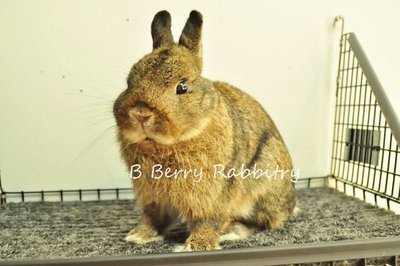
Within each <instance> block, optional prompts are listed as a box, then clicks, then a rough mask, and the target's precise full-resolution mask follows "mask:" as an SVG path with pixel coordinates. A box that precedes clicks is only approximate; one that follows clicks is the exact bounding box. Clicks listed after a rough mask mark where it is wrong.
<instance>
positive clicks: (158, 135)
mask: <svg viewBox="0 0 400 266" xmlns="http://www.w3.org/2000/svg"><path fill="white" fill-rule="evenodd" d="M202 24H203V20H202V15H201V14H200V13H199V12H197V11H192V12H191V13H190V16H189V18H188V20H187V22H186V24H185V27H184V29H183V31H182V34H181V36H180V38H179V42H178V43H174V41H173V37H172V33H171V16H170V14H169V13H168V12H167V11H161V12H159V13H157V14H156V15H155V17H154V19H153V22H152V24H151V34H152V37H153V51H152V52H151V53H150V54H148V55H146V56H144V57H143V58H142V59H141V60H139V61H138V62H137V63H136V64H134V65H133V67H132V69H131V71H130V74H129V76H128V80H127V81H128V82H127V83H128V84H127V85H128V86H127V89H126V90H125V91H124V92H122V93H121V95H120V96H119V97H118V98H117V100H116V101H115V103H114V116H115V118H116V121H117V125H118V128H119V135H120V138H122V139H123V140H125V142H127V143H130V144H141V145H144V146H146V145H156V144H162V145H173V144H176V143H178V142H182V141H186V140H189V139H191V138H193V137H196V136H197V135H199V134H201V133H202V131H203V130H204V129H205V128H206V127H207V125H208V123H209V121H210V114H211V113H212V112H213V111H214V110H215V109H216V106H217V104H218V95H217V91H216V90H215V89H214V88H213V85H212V83H211V82H210V81H208V80H207V79H204V78H202V77H201V76H200V75H201V69H202V46H201V30H202Z"/></svg>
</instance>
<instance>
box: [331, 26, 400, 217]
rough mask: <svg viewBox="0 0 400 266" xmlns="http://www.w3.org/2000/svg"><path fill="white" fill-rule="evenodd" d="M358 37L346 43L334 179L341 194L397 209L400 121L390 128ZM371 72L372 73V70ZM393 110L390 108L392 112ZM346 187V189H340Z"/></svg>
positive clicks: (343, 43)
mask: <svg viewBox="0 0 400 266" xmlns="http://www.w3.org/2000/svg"><path fill="white" fill-rule="evenodd" d="M357 44H358V41H357V39H356V37H355V35H354V34H352V33H349V34H344V35H343V36H342V38H341V45H340V57H339V68H338V76H337V90H336V105H335V117H334V121H335V122H334V140H333V150H332V165H331V173H332V177H333V178H334V180H335V181H336V182H335V185H336V188H337V189H339V190H342V191H344V192H347V193H348V192H349V191H347V190H348V189H349V188H350V190H351V191H350V193H352V194H353V196H358V197H361V198H363V199H364V200H366V201H369V202H371V201H372V202H373V203H375V204H376V205H381V204H380V203H381V201H382V199H383V200H384V201H385V207H386V208H388V209H393V208H395V209H396V212H397V208H398V207H399V205H398V204H399V203H400V171H399V167H400V155H399V147H398V143H397V141H396V138H395V137H396V136H398V135H399V134H398V132H395V133H397V134H396V135H395V134H394V132H392V130H393V129H397V128H396V126H397V120H395V119H394V120H392V121H394V122H392V125H393V124H395V125H394V127H392V125H391V124H389V123H388V119H387V118H386V116H385V115H387V114H385V113H384V111H383V110H382V109H383V108H382V105H383V104H390V103H387V102H385V101H383V100H380V99H379V98H378V97H377V96H379V93H377V90H379V89H380V88H376V87H374V86H373V85H372V84H376V83H377V82H378V81H376V80H373V79H375V76H374V75H369V74H368V73H371V72H372V73H373V70H372V68H370V65H369V64H365V63H364V64H360V61H363V62H365V61H366V62H367V59H366V58H363V56H365V55H364V53H363V52H362V50H361V51H360V49H361V47H359V46H357ZM366 68H370V69H367V70H366ZM388 109H390V108H386V110H388ZM339 183H342V184H339Z"/></svg>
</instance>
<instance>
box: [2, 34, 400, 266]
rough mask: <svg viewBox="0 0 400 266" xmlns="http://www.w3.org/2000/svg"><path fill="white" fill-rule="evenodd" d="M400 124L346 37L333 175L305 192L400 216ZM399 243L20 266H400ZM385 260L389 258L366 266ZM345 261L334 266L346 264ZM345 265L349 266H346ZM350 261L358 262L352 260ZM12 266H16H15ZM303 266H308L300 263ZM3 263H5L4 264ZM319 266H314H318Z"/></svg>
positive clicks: (75, 194) (52, 194)
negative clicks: (325, 191)
mask: <svg viewBox="0 0 400 266" xmlns="http://www.w3.org/2000/svg"><path fill="white" fill-rule="evenodd" d="M399 141H400V124H399V121H398V118H397V117H396V115H395V112H394V111H393V108H392V106H391V104H390V101H389V100H388V98H387V97H386V95H385V92H384V90H383V88H382V86H381V84H380V83H379V80H378V78H377V77H376V75H375V73H374V71H373V69H372V67H371V65H370V63H369V62H368V59H367V57H366V55H365V53H364V52H363V50H362V48H361V45H360V43H359V42H358V40H357V38H356V36H355V34H353V33H348V34H343V35H342V36H341V41H340V56H339V66H338V75H337V88H336V104H335V115H334V134H333V149H332V163H331V173H330V174H329V175H327V176H324V177H319V178H308V179H304V180H300V181H301V182H299V184H298V185H299V186H300V185H302V184H303V186H306V187H312V186H330V187H334V188H335V189H336V190H339V191H342V192H344V193H346V194H350V195H352V196H354V197H358V198H361V199H362V200H364V201H366V202H369V203H371V204H374V205H377V206H379V207H383V208H386V209H389V210H394V211H397V212H398V213H400V211H399V210H400V208H399V206H400V171H399V167H400V155H399V153H400V150H399V146H398V143H399ZM131 197H132V196H131V189H130V188H115V189H88V190H81V189H78V190H55V191H14V192H9V191H5V190H4V188H3V187H2V185H1V176H0V199H1V205H4V204H6V203H7V200H11V201H15V200H16V201H22V202H24V201H27V199H28V200H32V199H33V200H36V201H42V202H45V201H49V200H56V201H64V200H76V201H84V200H88V199H90V200H102V199H121V198H131ZM399 255H400V237H394V238H387V239H371V240H368V241H338V242H335V243H325V244H322V245H321V244H309V245H308V244H305V245H297V246H295V245H293V246H286V247H282V246H276V247H260V248H251V249H238V250H222V251H211V252H205V253H203V252H200V253H186V254H156V255H137V256H128V257H114V258H106V259H105V258H77V259H67V260H52V261H30V262H29V261H26V262H18V264H20V265H23V264H26V265H34V264H38V265H46V264H58V265H63V264H68V265H131V263H136V264H137V265H158V264H163V265H172V264H182V263H198V264H204V263H213V264H221V265H222V264H224V265H226V264H227V263H229V264H231V265H243V264H249V265H283V264H293V263H297V264H295V265H306V264H304V263H315V262H319V265H367V264H375V265H378V264H380V265H381V264H386V265H400V264H399V261H398V256H399ZM370 257H385V258H383V259H374V260H371V259H367V258H370ZM339 260H340V262H335V261H339ZM344 260H345V262H344ZM349 260H351V261H349ZM11 263H13V262H11ZM299 263H302V264H299ZM0 264H2V263H1V262H0ZM314 265H315V264H314Z"/></svg>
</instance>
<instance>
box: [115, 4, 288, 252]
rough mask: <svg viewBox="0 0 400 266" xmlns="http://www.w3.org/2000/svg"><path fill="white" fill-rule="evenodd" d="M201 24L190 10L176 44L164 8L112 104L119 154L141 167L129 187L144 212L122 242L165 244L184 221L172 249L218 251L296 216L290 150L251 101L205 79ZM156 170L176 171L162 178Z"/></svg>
mask: <svg viewBox="0 0 400 266" xmlns="http://www.w3.org/2000/svg"><path fill="white" fill-rule="evenodd" d="M202 25H203V16H202V14H201V13H200V12H198V11H195V10H193V11H191V13H190V15H189V18H188V19H187V21H186V24H185V26H184V29H183V31H182V33H181V36H180V38H179V42H178V43H175V42H174V40H173V37H172V33H171V16H170V14H169V13H168V11H165V10H164V11H160V12H158V13H157V14H156V15H155V16H154V18H153V21H152V24H151V35H152V39H153V50H152V52H151V53H149V54H147V55H145V56H144V57H143V58H141V59H140V60H139V61H138V62H137V63H136V64H134V65H133V67H132V68H131V70H130V73H129V75H128V78H127V89H126V90H124V91H123V92H122V93H121V94H120V95H119V96H118V98H117V99H116V100H115V102H114V106H113V113H114V116H115V120H116V124H117V138H118V143H119V146H120V153H121V157H122V159H123V160H124V162H125V163H126V165H127V167H128V170H129V171H131V173H137V175H135V176H134V177H133V178H132V179H133V181H132V183H133V192H134V195H135V198H136V204H137V206H138V207H139V208H140V210H141V217H140V219H139V222H138V224H137V226H136V227H134V228H133V229H132V230H131V231H130V232H129V233H128V235H127V237H126V240H127V241H128V242H134V243H137V244H145V243H148V242H151V241H160V240H163V235H165V232H166V231H167V230H168V229H169V228H170V227H171V226H172V225H173V224H174V223H176V222H177V221H178V220H183V221H185V222H186V225H187V228H188V230H189V236H188V238H187V239H186V241H185V243H184V244H183V245H181V246H178V248H177V250H178V251H199V250H214V249H221V246H220V243H221V241H225V240H233V239H241V238H245V237H248V236H250V235H251V234H254V233H256V232H259V231H261V230H265V229H274V228H280V227H282V226H283V225H284V224H285V222H286V221H288V220H289V219H291V217H293V211H294V207H295V192H294V182H293V181H292V180H291V177H290V175H289V171H291V170H292V169H293V166H292V162H291V158H290V155H289V152H288V149H287V147H286V145H285V143H284V142H283V140H282V137H281V135H280V133H279V132H278V130H277V127H276V126H275V124H274V122H273V121H272V120H271V118H270V117H269V115H268V114H267V113H266V111H265V110H264V109H263V107H262V106H261V105H260V104H259V103H258V102H257V101H256V100H255V99H254V98H253V97H251V96H249V95H248V94H246V93H245V92H243V91H241V90H239V89H238V88H235V87H234V86H231V85H229V84H227V83H224V82H219V81H211V80H208V79H206V78H204V77H202V76H201V73H202V66H203V62H202ZM155 166H157V168H155ZM222 166H224V168H222ZM243 167H244V168H245V169H247V170H248V171H250V170H251V169H255V167H257V169H264V170H270V171H273V170H275V169H277V168H278V167H279V169H283V170H285V171H282V173H283V174H281V176H278V177H275V178H267V177H266V176H264V177H260V178H243V176H242V177H241V176H240V175H239V174H237V173H238V172H240V169H241V168H243ZM161 168H162V169H169V170H170V171H175V172H176V171H177V172H178V173H180V174H181V175H178V177H171V176H168V177H167V171H165V173H164V174H165V175H163V176H161V174H160V172H162V170H160V169H161ZM155 169H156V170H157V175H156V176H155V172H154V171H155ZM190 169H191V170H190ZM222 169H223V170H222ZM184 170H187V172H186V173H185V175H184V176H183V172H184ZM195 170H198V173H200V172H201V174H202V175H201V176H202V178H201V179H200V178H199V176H200V175H198V177H196V178H195V175H194V173H195ZM228 170H229V171H230V174H231V175H230V176H228V173H227V171H228ZM242 170H243V169H242ZM232 173H233V174H232ZM235 173H236V174H235ZM247 173H248V172H247ZM160 176H161V177H160Z"/></svg>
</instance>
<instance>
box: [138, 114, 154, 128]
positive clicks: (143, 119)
mask: <svg viewBox="0 0 400 266" xmlns="http://www.w3.org/2000/svg"><path fill="white" fill-rule="evenodd" d="M150 117H151V115H136V116H135V118H136V120H137V121H138V122H139V123H140V124H141V125H142V126H143V124H144V123H146V122H147V120H149V118H150Z"/></svg>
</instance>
